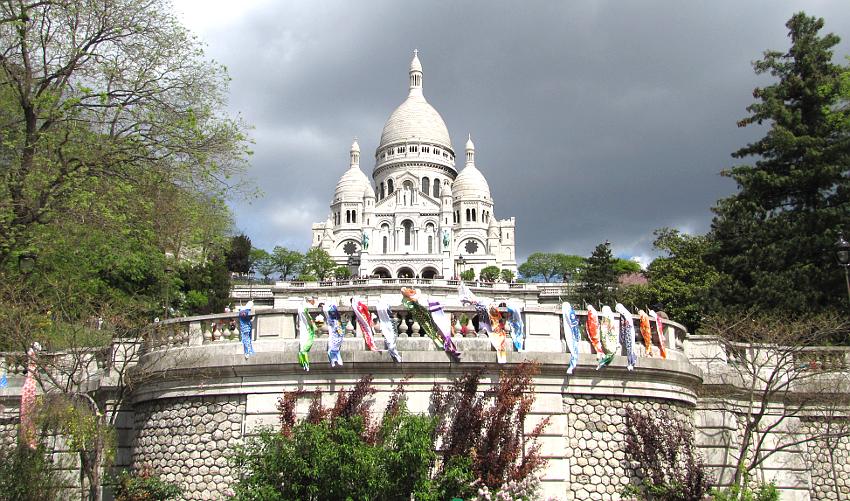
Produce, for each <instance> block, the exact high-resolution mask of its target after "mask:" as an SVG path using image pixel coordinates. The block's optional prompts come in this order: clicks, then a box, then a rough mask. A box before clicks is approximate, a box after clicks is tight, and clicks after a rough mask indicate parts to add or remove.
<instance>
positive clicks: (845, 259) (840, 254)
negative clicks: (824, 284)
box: [835, 232, 850, 301]
mask: <svg viewBox="0 0 850 501" xmlns="http://www.w3.org/2000/svg"><path fill="white" fill-rule="evenodd" d="M835 258H836V259H837V260H838V264H840V265H841V266H843V267H844V281H845V282H846V283H847V300H848V301H850V274H848V271H847V268H848V267H850V243H848V242H847V240H845V239H844V233H841V232H839V233H838V241H837V242H835Z"/></svg>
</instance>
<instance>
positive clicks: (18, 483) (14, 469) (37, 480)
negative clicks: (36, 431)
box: [0, 446, 62, 501]
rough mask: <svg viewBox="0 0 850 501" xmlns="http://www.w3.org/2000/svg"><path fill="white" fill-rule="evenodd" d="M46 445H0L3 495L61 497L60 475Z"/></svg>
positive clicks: (27, 499)
mask: <svg viewBox="0 0 850 501" xmlns="http://www.w3.org/2000/svg"><path fill="white" fill-rule="evenodd" d="M47 457H49V455H47V454H46V451H45V450H44V447H43V446H39V447H37V448H36V449H35V450H33V449H30V448H29V447H13V448H0V499H4V500H8V501H53V500H55V499H60V497H59V493H60V492H61V489H60V488H61V486H62V483H61V479H60V478H59V474H58V473H57V471H56V470H54V469H53V465H52V463H51V462H50V461H49V460H48V459H47Z"/></svg>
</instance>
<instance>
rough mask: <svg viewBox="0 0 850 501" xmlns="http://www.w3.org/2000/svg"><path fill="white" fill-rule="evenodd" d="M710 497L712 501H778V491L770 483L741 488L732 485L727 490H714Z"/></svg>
mask: <svg viewBox="0 0 850 501" xmlns="http://www.w3.org/2000/svg"><path fill="white" fill-rule="evenodd" d="M711 495H712V497H713V499H714V501H779V489H777V488H776V486H775V485H773V484H772V483H771V484H755V485H748V486H747V487H743V488H741V487H738V486H737V485H733V486H732V487H729V488H728V489H714V490H712V491H711Z"/></svg>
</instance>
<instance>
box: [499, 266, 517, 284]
mask: <svg viewBox="0 0 850 501" xmlns="http://www.w3.org/2000/svg"><path fill="white" fill-rule="evenodd" d="M501 277H502V280H504V281H505V282H508V283H511V282H513V281H514V278H516V275H514V272H513V271H511V270H509V269H507V268H505V269H504V270H502V273H501Z"/></svg>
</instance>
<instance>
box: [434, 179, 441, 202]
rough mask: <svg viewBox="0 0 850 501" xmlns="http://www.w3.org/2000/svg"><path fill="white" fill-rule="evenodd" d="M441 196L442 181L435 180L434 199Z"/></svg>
mask: <svg viewBox="0 0 850 501" xmlns="http://www.w3.org/2000/svg"><path fill="white" fill-rule="evenodd" d="M439 196H440V181H439V180H438V179H435V180H434V198H439Z"/></svg>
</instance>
